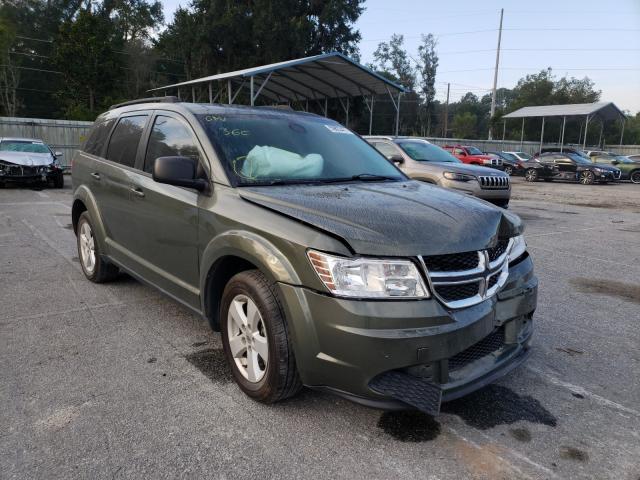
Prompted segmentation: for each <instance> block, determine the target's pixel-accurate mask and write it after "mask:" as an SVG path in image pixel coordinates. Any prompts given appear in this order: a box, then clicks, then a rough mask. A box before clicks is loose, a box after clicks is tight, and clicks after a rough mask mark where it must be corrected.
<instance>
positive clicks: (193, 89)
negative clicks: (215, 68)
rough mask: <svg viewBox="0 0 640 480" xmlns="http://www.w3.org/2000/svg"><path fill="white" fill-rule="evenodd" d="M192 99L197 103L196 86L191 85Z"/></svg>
mask: <svg viewBox="0 0 640 480" xmlns="http://www.w3.org/2000/svg"><path fill="white" fill-rule="evenodd" d="M191 101H192V102H193V103H196V87H191Z"/></svg>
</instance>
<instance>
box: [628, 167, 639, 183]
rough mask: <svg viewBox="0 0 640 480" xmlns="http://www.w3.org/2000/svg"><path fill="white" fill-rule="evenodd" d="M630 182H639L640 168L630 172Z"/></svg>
mask: <svg viewBox="0 0 640 480" xmlns="http://www.w3.org/2000/svg"><path fill="white" fill-rule="evenodd" d="M629 179H630V180H631V182H632V183H640V170H636V171H635V172H632V173H631V177H629Z"/></svg>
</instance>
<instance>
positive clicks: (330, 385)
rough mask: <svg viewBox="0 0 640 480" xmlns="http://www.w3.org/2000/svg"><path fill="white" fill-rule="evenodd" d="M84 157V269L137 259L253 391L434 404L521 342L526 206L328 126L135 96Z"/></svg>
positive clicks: (528, 291)
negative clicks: (437, 178) (414, 170)
mask: <svg viewBox="0 0 640 480" xmlns="http://www.w3.org/2000/svg"><path fill="white" fill-rule="evenodd" d="M72 168H73V189H74V196H73V209H72V217H73V227H74V231H75V233H76V236H77V245H78V251H79V258H80V264H81V266H82V269H83V271H84V273H85V275H86V277H87V278H88V279H89V280H91V281H93V282H96V283H100V282H105V281H108V280H113V279H114V278H115V277H116V276H117V274H118V272H119V271H123V272H126V273H128V274H130V275H132V276H133V277H135V278H137V279H139V280H141V281H143V282H145V283H147V284H149V285H152V286H154V287H155V288H157V289H158V290H160V291H162V292H163V293H165V294H166V295H168V296H170V297H171V298H173V299H175V300H176V301H178V302H180V303H182V304H183V305H185V306H186V307H188V308H190V309H191V310H193V311H194V312H197V313H198V314H199V315H201V316H202V317H203V318H206V319H207V320H208V322H209V323H210V325H211V327H212V328H213V329H214V330H216V331H220V332H221V335H222V344H223V346H224V353H225V356H226V358H227V360H228V362H229V365H230V367H231V370H232V372H233V376H234V378H235V380H236V382H237V384H238V385H239V387H240V388H241V389H242V390H243V391H244V392H245V393H246V394H247V395H249V396H250V397H252V398H254V399H256V400H259V401H262V402H266V403H270V402H275V401H278V400H282V399H284V398H287V397H290V396H292V395H294V394H295V393H296V392H298V391H299V390H300V389H301V388H302V386H303V385H305V386H308V387H311V388H317V389H323V390H327V391H331V392H334V393H336V394H339V395H342V396H344V397H347V398H349V399H351V400H354V401H357V402H360V403H362V404H365V405H369V406H373V407H379V408H384V409H403V408H416V409H420V410H422V411H424V412H427V413H430V414H437V413H438V412H439V409H440V403H441V402H442V401H447V400H451V399H454V398H458V397H460V396H462V395H465V394H467V393H469V392H471V391H473V390H476V389H478V388H480V387H482V386H483V385H486V384H487V383H489V382H491V381H493V380H495V379H496V378H498V377H500V376H502V375H504V374H506V373H507V372H509V371H510V370H512V369H513V368H515V367H516V366H517V365H519V364H520V363H522V362H523V361H524V360H525V359H526V358H527V356H528V353H529V341H530V339H531V335H532V330H533V325H532V323H533V321H532V317H533V312H534V310H535V308H536V299H537V284H538V282H537V279H536V277H535V276H534V273H533V264H532V261H531V258H530V257H529V254H528V253H527V250H526V245H525V241H524V239H523V237H522V232H523V225H522V223H521V221H520V219H519V218H518V217H517V216H516V215H514V214H512V213H510V212H508V211H505V210H502V209H500V208H497V207H494V206H493V205H491V204H489V203H487V202H484V201H482V200H477V199H475V198H471V197H469V196H466V195H463V194H460V193H456V192H453V191H449V190H444V189H441V188H438V187H436V186H432V185H427V184H425V183H423V182H418V181H413V180H411V179H409V178H407V177H406V176H405V175H404V174H403V173H402V172H401V171H400V170H398V169H397V168H396V167H395V166H394V165H393V164H392V163H391V162H389V161H387V159H386V158H385V157H384V156H382V155H381V154H380V153H378V151H377V150H376V149H375V148H373V147H372V146H370V145H369V144H368V143H367V142H366V141H364V140H363V139H362V138H360V137H359V136H358V135H356V134H354V133H353V132H351V131H350V130H348V129H346V128H344V127H343V126H341V125H339V124H338V123H336V122H334V121H332V120H329V119H327V118H324V117H320V116H317V115H313V114H308V113H301V112H293V111H287V110H282V109H276V108H262V107H241V106H232V105H212V104H192V103H182V102H180V101H178V100H177V99H175V98H174V97H163V98H160V99H147V100H136V101H133V102H127V103H126V104H121V105H116V106H114V107H112V108H111V109H110V110H109V111H108V112H106V113H104V114H102V115H100V116H99V117H98V119H97V120H96V122H95V124H94V126H93V129H92V131H91V132H90V134H89V136H88V138H87V141H86V143H85V145H84V146H83V148H82V149H81V150H80V151H79V152H78V153H77V154H76V155H75V156H74V159H73V167H72Z"/></svg>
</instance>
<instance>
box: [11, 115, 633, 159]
mask: <svg viewBox="0 0 640 480" xmlns="http://www.w3.org/2000/svg"><path fill="white" fill-rule="evenodd" d="M92 124H93V122H81V121H76V120H51V119H43V118H20V117H0V137H26V138H38V139H41V140H42V141H44V142H45V143H48V144H49V145H51V148H52V149H53V150H54V151H61V152H63V153H64V156H63V157H62V158H61V159H60V162H61V163H62V165H64V166H66V167H68V166H69V165H70V164H71V157H73V154H74V153H75V151H76V150H77V149H78V148H80V146H81V145H82V143H83V142H84V140H85V138H86V136H87V134H88V133H89V129H90V128H91V125H92ZM423 138H425V140H428V141H430V142H431V143H435V144H436V145H455V144H462V145H472V146H474V147H477V148H479V149H480V150H482V151H484V152H491V151H500V150H504V151H524V152H526V153H530V154H533V153H535V152H537V151H538V149H539V148H540V142H520V141H517V140H470V139H465V138H441V137H423ZM559 146H560V144H558V143H544V144H543V147H559ZM565 146H567V147H569V146H572V145H569V144H566V145H565ZM593 149H596V148H595V147H593ZM608 149H611V150H612V151H614V152H617V153H620V154H622V155H632V154H638V153H640V145H612V146H610V147H607V146H605V150H608Z"/></svg>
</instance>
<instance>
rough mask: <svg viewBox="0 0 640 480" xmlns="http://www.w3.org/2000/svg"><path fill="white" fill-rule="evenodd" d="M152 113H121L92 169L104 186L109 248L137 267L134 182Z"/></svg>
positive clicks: (97, 179)
mask: <svg viewBox="0 0 640 480" xmlns="http://www.w3.org/2000/svg"><path fill="white" fill-rule="evenodd" d="M150 117H151V112H150V111H135V112H130V113H127V114H124V115H122V116H120V117H119V118H118V120H117V122H116V125H115V127H114V128H113V130H112V132H111V136H110V138H109V143H108V145H107V148H106V152H105V160H103V161H101V162H100V165H99V168H98V169H97V170H96V171H95V172H92V177H93V180H94V181H95V182H96V183H98V184H99V185H100V188H101V190H102V195H101V197H102V198H101V199H100V211H101V214H102V217H103V222H104V225H105V230H106V235H107V239H106V241H107V245H108V248H109V252H110V254H111V255H112V256H113V257H114V259H116V260H118V261H120V262H121V263H123V264H124V265H125V266H128V267H132V268H134V269H135V265H133V263H134V257H133V255H132V248H133V246H134V245H135V243H136V241H137V238H136V237H135V234H134V232H133V230H132V228H131V226H132V221H133V215H132V203H131V193H132V192H131V185H132V183H133V178H134V177H135V176H136V175H137V173H136V168H135V165H136V161H137V159H138V157H139V155H140V147H141V139H142V135H143V133H144V131H145V128H146V126H147V123H148V122H149V119H150Z"/></svg>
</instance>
